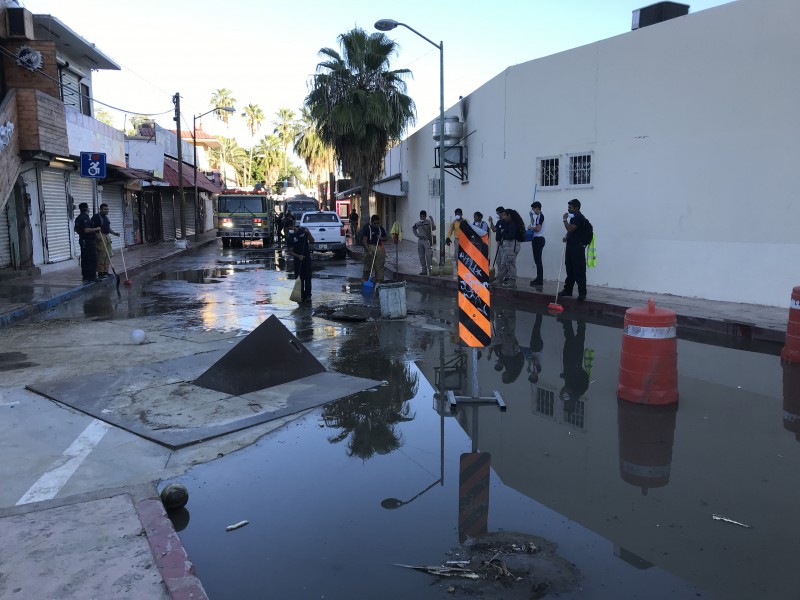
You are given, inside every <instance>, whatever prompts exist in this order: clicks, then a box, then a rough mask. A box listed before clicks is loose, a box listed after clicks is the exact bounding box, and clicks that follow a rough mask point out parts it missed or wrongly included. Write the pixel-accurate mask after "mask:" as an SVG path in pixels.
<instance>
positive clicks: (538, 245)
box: [528, 200, 545, 285]
mask: <svg viewBox="0 0 800 600" xmlns="http://www.w3.org/2000/svg"><path fill="white" fill-rule="evenodd" d="M530 217H531V224H530V225H528V229H529V230H530V231H532V232H533V240H531V248H533V262H534V263H535V264H536V279H534V280H533V281H531V285H542V284H543V283H544V268H543V267H542V250H543V249H544V243H545V242H544V215H543V214H542V203H541V202H539V201H538V200H537V201H536V202H534V203H533V204H531V212H530Z"/></svg>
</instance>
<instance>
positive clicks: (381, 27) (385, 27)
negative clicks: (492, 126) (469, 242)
mask: <svg viewBox="0 0 800 600" xmlns="http://www.w3.org/2000/svg"><path fill="white" fill-rule="evenodd" d="M398 26H400V27H405V28H406V29H408V30H409V31H413V32H414V33H416V34H417V35H418V36H419V37H421V38H422V39H423V40H425V41H426V42H428V43H429V44H431V45H432V46H433V47H435V48H437V49H438V50H439V273H440V274H441V269H442V268H443V267H444V239H445V232H444V213H445V206H444V42H441V41H440V42H439V43H438V44H437V43H436V42H434V41H433V40H430V39H429V38H427V37H425V36H424V35H422V34H421V33H420V32H419V31H417V30H416V29H414V28H413V27H410V26H408V25H406V24H405V23H400V22H399V21H395V20H394V19H380V20H379V21H375V29H377V30H378V31H391V30H392V29H394V28H395V27H398Z"/></svg>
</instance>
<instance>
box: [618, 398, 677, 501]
mask: <svg viewBox="0 0 800 600" xmlns="http://www.w3.org/2000/svg"><path fill="white" fill-rule="evenodd" d="M677 416H678V405H677V403H672V404H667V405H647V404H634V403H632V402H626V401H624V400H620V399H618V400H617V426H618V428H619V474H620V477H622V480H623V481H625V482H626V483H629V484H630V485H633V486H635V487H638V488H640V489H641V490H642V495H643V496H646V495H647V491H648V490H649V489H651V488H661V487H664V486H666V485H667V484H668V483H669V476H670V471H671V470H672V447H673V445H674V443H675V421H676V419H677Z"/></svg>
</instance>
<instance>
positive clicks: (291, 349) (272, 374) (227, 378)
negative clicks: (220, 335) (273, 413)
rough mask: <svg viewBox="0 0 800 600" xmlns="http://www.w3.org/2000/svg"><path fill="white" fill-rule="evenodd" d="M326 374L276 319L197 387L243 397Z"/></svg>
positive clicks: (234, 350)
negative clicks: (290, 382)
mask: <svg viewBox="0 0 800 600" xmlns="http://www.w3.org/2000/svg"><path fill="white" fill-rule="evenodd" d="M324 371H325V367H323V366H322V364H321V363H320V362H319V361H318V360H317V359H316V358H314V355H313V354H311V352H309V351H308V349H306V347H305V346H303V344H301V343H300V341H299V340H298V339H297V338H296V337H295V336H293V335H292V333H291V332H290V331H289V330H288V329H286V326H285V325H284V324H283V323H281V322H280V320H279V319H278V318H277V317H276V316H275V315H272V316H270V317H269V318H268V319H267V320H266V321H264V322H263V323H261V325H259V326H258V327H256V328H255V329H254V330H253V331H251V332H250V333H249V334H247V337H245V338H244V339H243V340H242V341H241V342H239V343H238V344H236V346H234V347H233V348H231V349H230V350H229V351H228V353H227V354H226V355H225V356H223V357H222V358H220V359H219V360H218V361H217V362H216V363H214V365H213V366H212V367H211V368H210V369H208V370H207V371H206V372H205V373H203V374H202V375H200V377H198V378H197V379H196V380H195V381H194V383H195V385H199V386H201V387H204V388H208V389H210V390H216V391H218V392H224V393H226V394H236V395H241V394H248V393H250V392H255V391H257V390H263V389H265V388H269V387H272V386H275V385H280V384H282V383H287V382H289V381H294V380H296V379H300V378H302V377H308V376H309V375H314V374H317V373H322V372H324Z"/></svg>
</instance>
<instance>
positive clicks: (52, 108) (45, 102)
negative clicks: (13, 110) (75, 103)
mask: <svg viewBox="0 0 800 600" xmlns="http://www.w3.org/2000/svg"><path fill="white" fill-rule="evenodd" d="M17 116H18V121H19V149H20V150H21V151H24V150H30V151H34V152H35V151H43V152H49V153H50V154H60V155H61V156H69V146H68V144H67V118H66V112H65V110H64V104H63V103H62V102H61V100H57V99H56V98H53V97H52V96H48V95H47V94H45V93H43V92H41V91H39V90H32V89H19V90H17Z"/></svg>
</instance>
